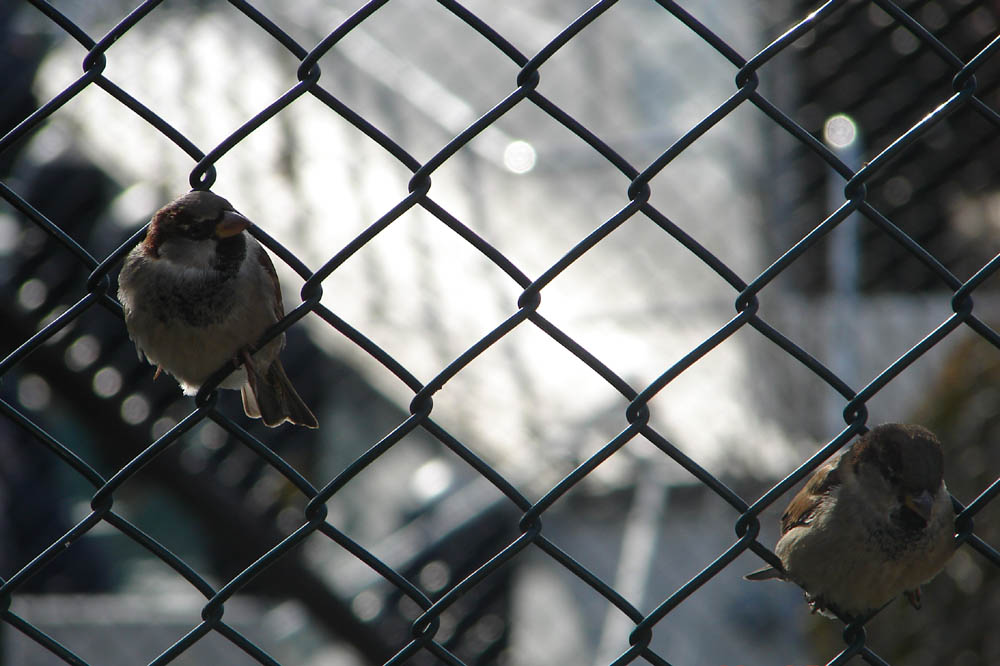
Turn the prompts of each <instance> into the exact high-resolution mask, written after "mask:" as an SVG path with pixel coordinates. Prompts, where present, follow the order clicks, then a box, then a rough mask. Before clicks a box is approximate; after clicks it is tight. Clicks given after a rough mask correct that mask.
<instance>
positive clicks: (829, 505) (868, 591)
mask: <svg viewBox="0 0 1000 666" xmlns="http://www.w3.org/2000/svg"><path fill="white" fill-rule="evenodd" d="M943 475H944V457H943V454H942V452H941V443H940V442H939V441H938V439H937V437H935V436H934V434H933V433H932V432H930V431H929V430H927V429H926V428H923V427H921V426H917V425H905V424H899V423H889V424H884V425H880V426H877V427H876V428H874V429H872V430H871V431H869V432H868V433H866V434H865V435H863V436H862V437H861V438H859V439H858V440H857V441H856V442H855V443H854V445H853V446H851V447H850V448H849V449H848V450H847V451H845V452H844V453H842V454H841V455H840V456H838V457H837V458H834V459H832V460H830V461H828V462H826V463H825V464H823V465H822V466H821V467H820V468H819V469H817V470H816V472H815V474H813V476H812V478H810V479H809V481H808V482H807V483H806V485H805V487H803V488H802V490H801V491H799V493H798V494H797V495H796V496H795V498H794V499H792V502H791V503H790V504H789V505H788V508H787V509H786V510H785V513H784V514H783V515H782V516H781V538H780V539H779V540H778V543H777V545H776V546H775V549H774V550H775V553H776V554H777V556H778V558H779V559H780V560H781V564H782V569H783V570H778V569H775V568H766V569H761V570H760V571H755V572H753V573H751V574H747V575H746V576H745V578H746V579H747V580H766V579H769V578H777V579H780V580H788V581H792V582H794V583H796V584H798V585H799V587H801V588H802V589H803V590H805V594H806V600H807V601H808V602H809V604H810V606H812V609H813V612H814V613H815V612H820V613H822V614H824V615H828V616H830V617H833V615H832V614H831V613H830V611H833V612H836V613H839V614H840V615H842V616H845V617H846V618H850V619H866V618H867V617H868V616H870V615H871V614H873V613H874V612H875V611H877V610H879V609H881V608H882V607H883V606H885V605H886V604H887V603H889V602H890V601H891V600H892V599H894V598H895V597H897V596H898V595H899V594H901V593H902V594H904V595H905V596H906V598H907V599H908V600H909V601H910V603H911V604H912V605H913V606H914V607H915V608H920V585H921V584H923V583H926V582H927V581H929V580H930V579H931V578H933V577H934V576H935V575H937V573H938V572H939V571H941V569H942V567H944V565H945V563H946V562H947V561H948V558H950V557H951V555H952V553H954V552H955V540H954V534H955V514H954V511H953V509H952V504H951V499H950V496H949V495H948V489H947V488H946V487H945V483H944V478H943Z"/></svg>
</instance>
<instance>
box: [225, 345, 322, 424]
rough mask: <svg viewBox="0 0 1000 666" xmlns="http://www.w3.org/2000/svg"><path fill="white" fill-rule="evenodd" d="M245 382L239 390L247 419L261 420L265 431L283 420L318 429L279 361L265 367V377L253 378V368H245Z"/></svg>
mask: <svg viewBox="0 0 1000 666" xmlns="http://www.w3.org/2000/svg"><path fill="white" fill-rule="evenodd" d="M247 379H248V381H247V383H246V384H244V385H243V387H242V389H241V390H240V393H241V395H242V396H243V411H244V412H246V415H247V416H249V417H250V418H255V419H256V418H259V419H261V420H262V421H263V422H264V425H266V426H267V427H269V428H275V427H277V426H279V425H281V424H282V423H284V422H285V421H289V422H290V423H294V424H295V425H300V426H305V427H306V428H318V427H319V423H318V422H317V421H316V417H315V416H314V415H313V413H312V411H310V409H309V408H308V407H307V406H306V403H305V402H303V401H302V398H300V397H299V394H298V393H296V392H295V388H294V387H293V386H292V382H291V381H290V380H289V379H288V375H286V374H285V368H284V367H282V365H281V361H279V360H277V359H275V360H274V362H273V363H271V365H270V366H268V368H267V376H266V377H260V376H257V375H256V370H255V369H251V368H249V367H247Z"/></svg>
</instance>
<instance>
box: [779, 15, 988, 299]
mask: <svg viewBox="0 0 1000 666" xmlns="http://www.w3.org/2000/svg"><path fill="white" fill-rule="evenodd" d="M792 4H794V5H795V6H796V7H797V8H798V9H797V11H796V12H793V13H794V14H796V15H804V14H806V13H807V12H808V11H810V10H812V9H815V5H816V3H814V2H802V1H800V2H795V3H792ZM882 4H883V3H875V2H848V3H844V5H843V6H842V7H841V8H840V9H838V10H837V11H835V12H833V13H831V14H830V15H829V16H827V17H826V18H825V19H824V20H823V21H821V22H820V23H819V24H818V25H817V27H816V29H815V30H814V31H813V32H811V33H808V34H806V35H805V36H803V37H802V38H801V39H799V40H798V41H797V42H796V43H795V44H794V45H793V46H792V48H791V49H789V50H787V51H786V52H785V53H783V54H781V55H780V56H778V58H776V59H775V65H779V66H783V67H785V69H784V71H785V72H787V74H788V76H789V77H790V79H791V80H790V81H788V82H783V83H782V84H781V89H782V91H784V92H783V93H781V94H783V95H787V102H788V104H787V106H783V108H785V110H786V112H787V113H788V114H789V115H790V116H791V117H792V118H793V119H794V120H796V121H797V122H798V123H799V124H800V125H802V127H803V128H804V129H806V130H807V131H809V132H810V133H812V134H813V135H814V136H816V137H820V138H821V137H822V135H823V125H824V122H825V121H826V119H827V118H829V117H831V116H833V115H834V114H839V113H843V114H846V115H848V116H850V117H851V118H853V119H854V121H855V122H856V124H857V125H858V127H859V129H860V132H861V142H862V154H863V156H865V157H867V158H870V157H873V156H874V155H876V154H878V153H879V152H881V151H882V150H884V149H885V148H886V147H888V146H889V144H891V143H892V142H893V141H895V140H896V139H897V138H898V137H900V136H901V135H902V134H903V133H904V132H906V131H907V130H908V129H910V128H911V127H912V126H913V125H915V124H916V123H917V122H918V121H919V120H921V119H922V118H923V117H924V116H926V115H927V114H928V113H930V112H931V111H932V110H934V108H935V107H936V106H937V105H938V104H941V103H943V102H945V101H946V100H947V99H948V97H949V96H950V95H951V94H952V85H951V81H952V79H953V77H954V76H955V74H956V71H957V70H956V67H955V64H954V63H952V62H949V60H948V59H947V58H946V57H945V56H943V55H942V54H941V53H940V52H938V51H937V50H936V49H935V48H933V46H932V45H931V44H929V43H928V42H926V41H923V40H921V39H919V38H918V37H916V36H915V35H914V34H912V33H911V32H910V30H908V29H907V27H906V26H905V25H903V24H902V23H901V22H900V21H899V20H898V19H897V18H894V17H892V16H890V15H889V14H888V13H887V12H886V10H885V9H883V8H882V7H880V5H882ZM885 4H887V3H885ZM898 6H899V7H900V8H902V9H903V10H905V11H906V12H908V13H909V14H910V15H912V16H913V18H915V19H916V20H917V21H918V22H919V23H920V24H921V25H922V26H923V27H924V28H926V29H927V30H928V31H929V32H930V33H931V34H932V35H933V36H934V38H936V39H937V40H939V41H940V43H941V44H943V45H944V46H945V47H947V48H948V49H950V50H951V51H953V52H954V53H955V55H956V56H957V57H958V58H960V59H962V60H963V61H967V60H968V59H970V58H972V57H973V56H974V55H976V54H977V53H978V52H979V51H980V50H982V49H983V48H984V47H985V46H986V45H987V44H989V43H990V41H991V40H993V39H994V38H995V37H996V35H997V30H998V28H1000V9H998V6H997V4H996V3H993V2H969V1H967V0H942V1H940V2H924V1H923V0H916V1H914V0H908V1H905V2H900V3H898ZM976 82H977V88H976V95H977V96H978V97H979V98H980V99H982V100H983V101H984V102H985V103H986V104H988V105H989V106H990V107H992V108H994V109H996V108H1000V61H998V60H997V59H996V58H993V59H990V60H987V61H986V62H985V64H984V65H983V66H982V67H981V68H980V69H979V70H978V71H977V72H976ZM774 135H775V138H776V139H777V146H779V149H778V153H777V154H776V160H775V164H776V168H777V173H776V176H775V178H776V179H777V180H778V181H779V182H780V181H781V180H788V179H790V180H791V181H792V182H794V183H795V186H793V187H787V188H783V189H782V190H781V193H780V194H779V195H778V196H779V197H780V199H779V200H777V201H775V200H774V199H773V198H772V201H773V202H774V203H775V206H776V207H775V209H774V211H775V213H776V214H777V215H779V216H780V217H779V218H778V219H775V220H774V224H775V229H776V233H777V235H778V237H779V238H780V241H779V246H780V247H782V248H785V247H788V245H789V244H790V243H793V242H795V240H797V239H799V238H801V237H802V235H803V234H805V233H806V232H808V231H809V229H810V228H811V227H812V226H814V225H815V224H816V223H817V222H818V221H819V220H822V219H823V218H824V217H826V216H827V215H829V214H830V213H831V212H832V209H831V208H830V204H829V202H828V199H827V196H826V189H827V184H828V179H829V174H830V173H831V171H830V170H829V168H828V167H827V166H826V165H825V164H823V163H822V162H821V161H820V160H818V159H816V156H815V155H814V154H813V153H812V151H810V150H808V149H807V148H805V146H803V144H802V143H801V142H797V141H792V140H791V139H789V137H788V136H787V134H785V133H784V132H781V131H780V130H775V131H774ZM998 151H1000V134H998V133H997V128H996V127H995V126H993V125H992V124H991V123H989V122H987V121H986V120H985V119H984V118H983V117H982V116H981V115H979V114H977V113H976V112H974V111H973V110H972V109H971V108H964V109H961V110H959V111H958V112H956V113H955V114H953V115H951V116H950V117H948V118H946V119H945V120H944V121H942V122H941V123H940V124H939V125H938V126H937V127H935V128H934V129H933V130H932V131H931V132H930V133H929V134H928V135H927V136H925V137H923V138H922V139H920V140H919V141H918V142H917V144H916V145H915V146H913V147H912V148H911V149H909V150H908V151H906V153H905V155H904V156H903V157H902V158H900V159H898V160H896V161H895V162H893V163H891V164H889V166H888V167H887V168H886V169H885V170H883V171H882V172H880V173H879V174H878V176H877V178H876V179H875V180H874V181H873V182H872V183H870V184H869V186H868V192H867V200H868V201H869V202H871V204H872V205H873V206H874V207H875V208H876V209H877V210H879V211H880V212H881V213H882V214H883V215H885V216H886V217H887V218H889V220H891V221H892V222H894V223H895V224H896V225H897V226H898V227H899V228H901V229H902V230H903V231H904V232H906V233H907V234H909V235H910V236H911V237H912V238H914V239H915V240H916V241H917V242H919V243H920V244H921V245H923V246H924V247H925V248H927V249H928V250H929V251H930V252H931V254H933V255H934V256H935V257H937V258H938V259H939V260H940V261H941V262H942V263H943V264H944V265H945V266H946V267H947V268H948V269H949V270H951V271H952V272H953V273H954V274H955V275H956V276H958V277H959V278H960V279H963V280H964V279H967V278H969V277H970V276H971V275H972V274H973V273H975V272H976V271H977V270H978V269H979V268H980V267H982V266H983V265H984V264H985V263H986V262H988V261H989V260H990V259H991V258H992V257H993V255H994V254H995V253H996V251H997V250H998V249H1000V214H998V213H997V210H998V209H997V206H996V197H997V187H998V185H1000V177H998V175H997V169H996V158H995V156H996V154H997V152H998ZM858 166H860V165H858ZM861 227H862V231H861V256H860V263H861V267H860V270H861V275H860V287H861V289H862V290H863V291H865V292H868V293H877V292H913V291H915V290H929V289H939V288H942V287H944V285H943V284H941V281H940V280H939V279H937V278H936V277H935V276H934V275H933V274H932V273H931V272H930V271H929V270H927V269H926V268H925V267H923V266H922V265H921V263H920V262H919V261H918V260H916V259H915V258H914V257H913V256H912V254H911V253H909V252H907V251H906V250H905V249H904V248H903V247H902V246H900V244H899V243H898V242H896V241H894V240H893V239H892V238H890V237H889V236H888V235H887V234H886V233H884V232H883V231H881V230H879V229H878V228H876V227H875V225H874V224H872V223H871V222H870V221H868V220H864V221H863V222H862V225H861ZM828 271H829V266H827V265H824V264H822V263H820V262H812V263H810V264H809V265H808V266H796V267H793V268H792V269H791V274H794V275H795V277H796V280H795V281H794V283H792V282H790V283H789V284H794V285H795V286H796V287H797V288H801V289H803V290H805V291H807V292H815V291H818V290H822V289H824V288H825V287H826V286H828V284H829V275H828ZM988 288H989V287H988Z"/></svg>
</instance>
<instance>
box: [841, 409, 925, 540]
mask: <svg viewBox="0 0 1000 666" xmlns="http://www.w3.org/2000/svg"><path fill="white" fill-rule="evenodd" d="M848 455H849V456H850V457H851V459H850V463H851V464H852V465H853V466H854V467H855V469H856V470H858V472H859V473H862V472H863V471H864V470H865V468H867V470H868V471H871V470H877V472H878V474H879V475H880V476H881V477H882V478H883V479H884V480H885V482H886V483H887V485H888V486H889V488H891V489H893V490H894V491H896V493H897V495H898V498H899V501H900V502H901V503H902V504H903V505H904V506H905V507H906V508H907V509H909V510H910V511H911V512H912V513H913V514H915V516H918V517H919V518H921V519H922V521H923V522H924V523H926V521H927V519H928V518H929V516H930V511H931V505H932V503H933V499H934V497H935V496H936V494H937V492H938V490H939V489H940V488H941V481H942V479H943V477H944V454H943V453H942V451H941V442H940V441H939V440H938V438H937V437H936V436H935V435H934V433H932V432H931V431H930V430H927V429H926V428H924V427H922V426H918V425H911V424H901V423H886V424H883V425H880V426H877V427H875V428H873V429H872V430H870V431H869V432H868V433H866V434H865V435H863V436H862V437H861V438H860V439H859V440H858V441H857V442H856V443H855V444H854V446H853V447H852V448H851V451H850V453H849V454H848Z"/></svg>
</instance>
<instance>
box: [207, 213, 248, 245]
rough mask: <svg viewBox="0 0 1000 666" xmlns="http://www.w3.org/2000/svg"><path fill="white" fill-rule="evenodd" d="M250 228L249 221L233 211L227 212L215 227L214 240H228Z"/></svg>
mask: <svg viewBox="0 0 1000 666" xmlns="http://www.w3.org/2000/svg"><path fill="white" fill-rule="evenodd" d="M249 226H250V220H248V219H247V218H245V217H243V216H242V215H240V214H239V213H237V212H236V211H234V210H227V211H226V212H225V213H223V214H222V219H221V220H219V223H218V224H216V225H215V237H216V238H229V237H230V236H235V235H236V234H238V233H240V232H241V231H243V230H244V229H246V228H247V227H249Z"/></svg>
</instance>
